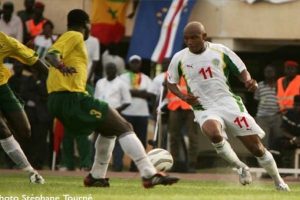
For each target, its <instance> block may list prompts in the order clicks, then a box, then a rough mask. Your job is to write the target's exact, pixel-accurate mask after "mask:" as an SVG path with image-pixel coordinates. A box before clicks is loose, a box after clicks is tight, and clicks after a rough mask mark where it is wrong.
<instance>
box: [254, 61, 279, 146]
mask: <svg viewBox="0 0 300 200" xmlns="http://www.w3.org/2000/svg"><path fill="white" fill-rule="evenodd" d="M276 75H277V74H276V69H275V68H274V66H272V65H268V66H266V67H265V69H264V80H263V81H261V82H259V83H258V88H257V90H256V91H255V93H254V98H255V99H256V100H257V101H258V109H257V113H256V122H257V123H258V125H259V126H260V127H261V128H262V129H263V130H264V131H265V134H266V135H265V137H264V138H263V140H262V142H263V144H264V145H265V146H266V147H267V148H269V149H273V150H274V149H277V147H276V144H275V141H276V139H277V138H278V137H280V136H282V132H281V131H282V130H281V129H280V126H281V115H280V113H279V105H278V100H277V96H276V80H277V77H276Z"/></svg>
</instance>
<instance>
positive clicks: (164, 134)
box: [150, 58, 170, 149]
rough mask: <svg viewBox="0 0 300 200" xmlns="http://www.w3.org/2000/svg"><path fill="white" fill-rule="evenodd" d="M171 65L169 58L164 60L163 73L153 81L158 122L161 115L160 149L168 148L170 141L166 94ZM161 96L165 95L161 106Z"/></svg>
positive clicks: (154, 113)
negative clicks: (167, 72)
mask: <svg viewBox="0 0 300 200" xmlns="http://www.w3.org/2000/svg"><path fill="white" fill-rule="evenodd" d="M169 64H170V59H169V58H165V59H163V61H162V62H161V64H160V65H161V70H162V73H160V74H158V75H157V76H155V77H154V79H153V81H152V86H151V90H150V92H151V93H153V94H154V95H155V96H156V106H154V108H157V109H153V116H154V118H156V120H158V119H159V118H157V117H156V116H157V114H160V126H161V127H160V128H159V129H158V130H159V131H161V132H159V133H160V134H159V137H158V138H156V139H157V141H156V142H157V145H158V146H159V147H160V148H164V149H166V148H167V141H168V118H169V110H168V108H167V105H168V99H167V98H165V97H166V93H167V91H168V89H167V87H166V84H165V82H166V78H167V75H166V71H167V69H168V66H169ZM160 95H163V96H162V97H161V102H160V105H159V99H160ZM158 112H160V113H158Z"/></svg>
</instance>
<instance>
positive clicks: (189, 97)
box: [167, 82, 200, 106]
mask: <svg viewBox="0 0 300 200" xmlns="http://www.w3.org/2000/svg"><path fill="white" fill-rule="evenodd" d="M167 87H168V89H169V90H170V91H171V92H172V93H174V94H175V95H176V96H178V97H179V98H180V99H182V100H183V101H185V102H187V103H188V104H190V105H191V106H195V105H199V103H200V102H199V97H197V96H194V95H193V94H190V93H189V94H183V93H182V92H181V91H180V90H179V88H178V86H177V84H176V83H170V82H167Z"/></svg>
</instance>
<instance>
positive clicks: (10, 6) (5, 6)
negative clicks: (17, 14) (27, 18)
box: [2, 1, 14, 11]
mask: <svg viewBox="0 0 300 200" xmlns="http://www.w3.org/2000/svg"><path fill="white" fill-rule="evenodd" d="M2 9H3V10H11V11H14V4H13V3H12V2H10V1H7V2H5V3H4V4H3V7H2Z"/></svg>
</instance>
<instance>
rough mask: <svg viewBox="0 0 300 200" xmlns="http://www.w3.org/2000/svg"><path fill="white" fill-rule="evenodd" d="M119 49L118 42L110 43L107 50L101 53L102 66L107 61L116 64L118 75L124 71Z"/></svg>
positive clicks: (123, 62)
mask: <svg viewBox="0 0 300 200" xmlns="http://www.w3.org/2000/svg"><path fill="white" fill-rule="evenodd" d="M119 49H120V47H119V46H118V44H114V43H113V44H110V45H109V46H108V48H107V50H106V51H104V52H103V54H102V66H105V65H106V64H107V63H109V62H112V63H115V64H116V66H117V71H118V75H121V74H123V73H124V72H125V61H124V59H123V58H122V57H121V56H120V55H119V52H118V50H119Z"/></svg>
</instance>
